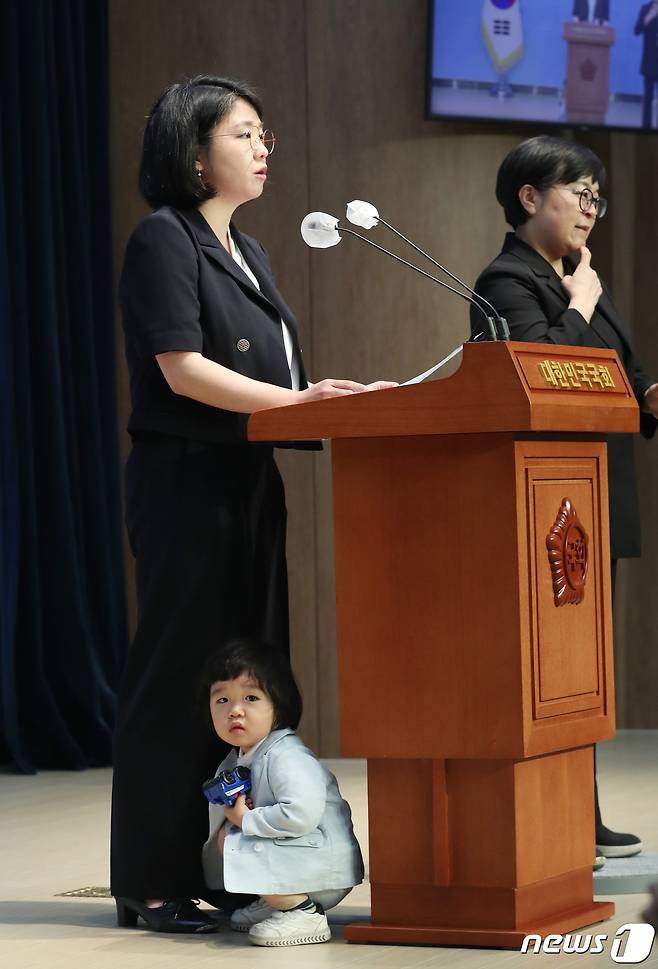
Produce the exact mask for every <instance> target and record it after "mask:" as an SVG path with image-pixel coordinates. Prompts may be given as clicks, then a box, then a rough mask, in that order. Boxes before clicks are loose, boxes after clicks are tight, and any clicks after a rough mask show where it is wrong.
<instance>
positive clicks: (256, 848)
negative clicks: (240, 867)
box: [254, 844, 263, 851]
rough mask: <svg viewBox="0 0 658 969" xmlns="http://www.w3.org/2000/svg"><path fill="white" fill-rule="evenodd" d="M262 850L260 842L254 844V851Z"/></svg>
mask: <svg viewBox="0 0 658 969" xmlns="http://www.w3.org/2000/svg"><path fill="white" fill-rule="evenodd" d="M262 850H263V846H262V845H260V844H256V845H254V851H262Z"/></svg>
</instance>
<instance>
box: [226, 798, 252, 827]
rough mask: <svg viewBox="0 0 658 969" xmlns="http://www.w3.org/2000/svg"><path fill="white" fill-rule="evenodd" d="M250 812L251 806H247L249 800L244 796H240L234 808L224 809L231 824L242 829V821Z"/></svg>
mask: <svg viewBox="0 0 658 969" xmlns="http://www.w3.org/2000/svg"><path fill="white" fill-rule="evenodd" d="M250 800H251V799H250ZM252 803H253V802H252ZM248 810H249V806H248V804H247V799H246V797H245V796H244V794H240V795H239V797H238V798H237V799H236V802H235V804H234V805H233V807H228V806H226V807H225V808H224V815H225V817H226V819H227V820H228V821H230V822H231V824H235V825H236V826H237V827H238V828H241V827H242V819H243V817H244V816H245V814H246V813H247V811H248Z"/></svg>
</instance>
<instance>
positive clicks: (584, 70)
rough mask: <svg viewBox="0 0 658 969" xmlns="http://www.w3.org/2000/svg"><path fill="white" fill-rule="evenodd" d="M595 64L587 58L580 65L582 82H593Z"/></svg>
mask: <svg viewBox="0 0 658 969" xmlns="http://www.w3.org/2000/svg"><path fill="white" fill-rule="evenodd" d="M596 70H597V68H596V64H595V63H594V61H592V60H590V59H589V57H588V58H587V60H586V61H583V63H582V64H581V65H580V76H581V77H582V79H583V81H593V80H594V78H595V77H596Z"/></svg>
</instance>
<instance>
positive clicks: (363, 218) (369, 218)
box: [347, 199, 379, 229]
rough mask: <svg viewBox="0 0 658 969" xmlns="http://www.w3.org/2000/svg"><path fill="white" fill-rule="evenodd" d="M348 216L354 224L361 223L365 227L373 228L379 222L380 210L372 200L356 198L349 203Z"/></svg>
mask: <svg viewBox="0 0 658 969" xmlns="http://www.w3.org/2000/svg"><path fill="white" fill-rule="evenodd" d="M347 218H348V219H349V220H350V222H353V223H354V225H360V226H362V227H363V228H364V229H372V227H373V226H375V225H377V223H378V222H379V212H378V211H377V209H376V208H375V206H374V205H371V204H370V202H362V201H361V200H360V199H354V201H353V202H349V203H348V206H347Z"/></svg>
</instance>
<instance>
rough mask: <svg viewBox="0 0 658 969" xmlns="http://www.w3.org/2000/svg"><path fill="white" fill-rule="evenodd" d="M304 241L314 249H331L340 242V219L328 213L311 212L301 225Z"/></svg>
mask: <svg viewBox="0 0 658 969" xmlns="http://www.w3.org/2000/svg"><path fill="white" fill-rule="evenodd" d="M301 233H302V239H303V240H304V242H305V243H306V245H307V246H311V248H312V249H329V247H330V246H337V245H338V243H339V242H340V236H339V234H338V219H335V218H334V217H333V215H327V213H326V212H309V214H308V215H307V216H306V218H305V219H304V220H303V221H302V224H301Z"/></svg>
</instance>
